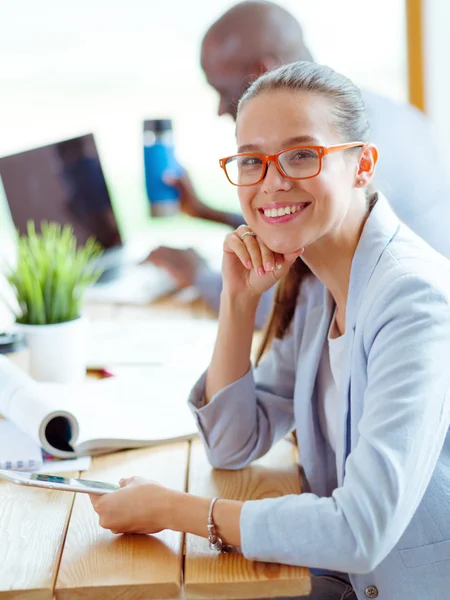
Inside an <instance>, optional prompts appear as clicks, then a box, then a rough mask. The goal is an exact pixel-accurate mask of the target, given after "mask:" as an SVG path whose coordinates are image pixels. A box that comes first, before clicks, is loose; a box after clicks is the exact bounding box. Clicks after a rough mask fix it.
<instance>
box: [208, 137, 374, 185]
mask: <svg viewBox="0 0 450 600" xmlns="http://www.w3.org/2000/svg"><path fill="white" fill-rule="evenodd" d="M366 145H367V144H366V142H349V143H347V144H337V145H334V146H309V145H308V146H294V147H292V148H286V149H285V150H281V151H280V152H277V153H276V154H268V155H266V156H265V155H263V154H258V153H257V152H241V153H238V154H231V155H230V156H225V158H220V159H219V165H220V167H221V168H222V169H223V171H224V173H225V176H226V178H227V179H228V181H229V182H230V183H231V185H234V186H236V187H250V186H251V185H258V183H261V181H262V180H263V179H264V178H265V176H266V175H267V169H268V163H269V162H272V163H273V164H274V165H275V167H276V168H277V170H278V171H279V173H281V175H282V176H283V177H286V178H287V179H290V180H291V181H300V180H304V179H313V177H317V176H318V175H319V174H320V172H321V170H322V164H323V157H324V156H327V155H328V154H332V153H333V152H339V151H340V150H349V149H350V148H358V147H364V146H366ZM304 149H312V150H315V151H316V152H317V154H318V155H319V170H318V171H317V173H315V174H314V175H309V176H308V177H291V176H290V175H287V174H286V173H285V172H284V171H283V168H282V167H281V165H280V163H279V161H278V157H279V156H280V154H284V153H285V152H289V151H291V150H304ZM239 156H257V157H258V158H260V159H261V160H262V163H263V164H262V175H261V177H260V178H259V179H258V181H255V182H254V183H233V182H232V181H231V179H230V178H229V177H228V173H227V167H226V164H227V161H228V160H229V159H230V158H236V157H239Z"/></svg>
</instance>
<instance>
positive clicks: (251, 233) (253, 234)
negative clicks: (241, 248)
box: [241, 231, 256, 240]
mask: <svg viewBox="0 0 450 600" xmlns="http://www.w3.org/2000/svg"><path fill="white" fill-rule="evenodd" d="M246 235H251V236H252V237H256V233H255V232H254V231H246V232H245V233H243V234H242V236H241V240H243V239H244V238H245V236H246Z"/></svg>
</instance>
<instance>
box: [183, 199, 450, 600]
mask: <svg viewBox="0 0 450 600" xmlns="http://www.w3.org/2000/svg"><path fill="white" fill-rule="evenodd" d="M449 235H450V230H449ZM332 313H333V302H332V301H331V298H330V295H329V293H328V291H327V290H326V289H325V288H324V286H323V285H322V284H321V283H320V282H319V281H318V280H317V279H315V278H314V277H312V276H311V277H310V279H309V280H307V281H306V282H305V283H304V284H303V287H302V291H301V294H300V296H299V301H298V305H297V310H296V313H295V317H294V320H293V323H292V326H291V330H290V332H289V335H287V336H286V337H285V338H284V339H283V340H276V341H275V342H274V344H273V346H272V348H271V350H270V352H269V353H268V354H267V356H266V357H265V359H264V360H263V361H262V363H261V364H260V366H259V367H258V368H257V369H256V370H250V371H249V372H248V373H247V374H246V375H245V376H244V377H243V378H242V379H240V380H238V381H236V382H235V383H233V384H231V385H229V386H228V387H227V388H225V389H223V390H222V391H221V392H219V393H218V394H216V395H215V396H214V398H213V399H212V400H211V402H210V403H209V404H208V405H207V406H205V407H201V398H202V396H203V391H204V376H203V377H202V378H201V379H200V381H199V382H198V383H197V385H196V386H195V388H194V390H193V392H192V395H191V398H190V404H191V407H192V410H193V411H194V414H195V415H196V418H197V421H198V425H199V429H200V433H201V435H202V438H203V440H204V443H205V447H206V450H207V453H208V456H209V459H210V461H211V463H212V464H213V465H214V466H215V467H219V468H225V469H240V468H242V467H244V466H245V465H247V464H248V463H249V462H251V461H252V460H255V459H256V458H258V457H260V456H261V455H263V454H264V453H265V452H267V451H268V450H269V448H270V447H271V446H272V444H273V443H274V442H276V441H277V440H279V439H280V438H282V437H283V436H285V435H286V434H287V433H288V432H289V431H291V430H292V429H294V428H295V429H296V430H297V437H298V442H299V448H300V456H301V464H302V467H303V470H304V474H305V485H306V486H307V487H306V488H305V489H306V493H303V494H301V495H300V496H297V495H288V496H285V497H281V498H274V499H265V500H256V501H249V502H246V503H245V504H244V507H243V510H242V516H241V524H240V525H241V537H242V551H243V553H244V555H245V556H246V557H248V558H251V559H255V560H262V561H274V562H281V563H287V564H293V565H304V566H307V567H311V568H318V569H327V570H332V571H341V572H346V573H349V575H350V580H351V583H352V585H353V586H354V588H355V591H356V594H357V596H358V598H359V599H360V600H363V599H365V598H367V597H369V598H370V597H372V598H375V597H378V598H380V599H383V600H405V599H406V598H408V599H409V600H426V599H430V600H431V599H432V600H438V599H441V598H445V597H447V595H448V593H449V589H450V435H449V422H450V396H449V380H450V367H449V365H450V263H449V261H447V259H445V258H443V257H442V256H440V255H439V254H437V253H436V252H435V251H434V250H432V249H431V248H430V247H429V246H428V245H427V244H426V243H425V242H423V241H422V240H421V239H420V238H418V237H417V236H416V235H415V234H413V233H412V232H411V231H410V230H409V229H408V228H407V227H406V226H405V225H403V224H400V222H399V221H398V219H397V217H396V216H395V214H394V213H393V211H392V209H391V208H390V207H389V204H388V203H387V201H386V200H385V198H384V197H383V196H381V195H380V196H379V199H378V202H377V204H376V205H375V207H374V208H373V210H372V212H371V215H370V216H369V218H368V220H367V223H366V225H365V228H364V231H363V234H362V237H361V240H360V242H359V245H358V248H357V250H356V253H355V256H354V259H353V263H352V269H351V277H350V289H349V296H348V302H347V313H346V333H345V351H344V356H343V361H342V373H341V386H340V390H339V436H338V442H337V449H336V453H334V452H333V451H332V449H331V448H330V446H329V445H328V444H327V442H326V441H325V439H324V437H323V435H322V431H321V428H320V424H319V415H318V409H317V402H316V385H315V382H316V376H317V370H318V364H319V359H320V356H321V353H322V349H323V346H324V343H325V339H326V335H327V331H328V327H329V325H330V321H331V317H332ZM376 594H378V596H376Z"/></svg>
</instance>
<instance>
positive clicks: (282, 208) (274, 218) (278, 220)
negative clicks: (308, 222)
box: [258, 202, 311, 225]
mask: <svg viewBox="0 0 450 600" xmlns="http://www.w3.org/2000/svg"><path fill="white" fill-rule="evenodd" d="M310 204H311V202H296V203H294V204H287V203H286V202H283V203H280V202H270V203H268V204H265V205H264V206H261V207H260V208H258V212H259V214H260V216H261V218H262V220H263V221H265V222H266V223H270V224H271V225H278V224H283V223H288V222H290V221H293V220H294V219H296V218H297V217H299V216H300V215H301V214H303V212H304V211H305V210H306V209H307V208H308V206H309V205H310Z"/></svg>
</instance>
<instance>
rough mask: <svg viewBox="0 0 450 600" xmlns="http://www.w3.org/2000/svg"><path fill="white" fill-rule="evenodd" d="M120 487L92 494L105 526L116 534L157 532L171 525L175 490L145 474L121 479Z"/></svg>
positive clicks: (101, 523)
mask: <svg viewBox="0 0 450 600" xmlns="http://www.w3.org/2000/svg"><path fill="white" fill-rule="evenodd" d="M120 487H121V489H120V490H117V492H112V493H110V494H104V495H103V496H98V495H94V494H90V499H91V502H92V505H93V507H94V510H95V512H96V513H97V514H98V515H99V517H100V520H99V522H100V525H101V526H102V527H104V528H105V529H110V530H111V531H112V532H113V533H158V532H159V531H162V530H163V529H167V528H168V523H169V520H170V519H169V514H168V511H169V507H170V505H171V502H170V500H171V497H172V496H173V495H175V494H176V492H175V491H173V490H170V489H168V488H165V487H163V486H162V485H159V484H157V483H154V482H152V481H148V480H146V479H143V478H142V477H131V478H129V479H122V480H121V481H120Z"/></svg>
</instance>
